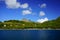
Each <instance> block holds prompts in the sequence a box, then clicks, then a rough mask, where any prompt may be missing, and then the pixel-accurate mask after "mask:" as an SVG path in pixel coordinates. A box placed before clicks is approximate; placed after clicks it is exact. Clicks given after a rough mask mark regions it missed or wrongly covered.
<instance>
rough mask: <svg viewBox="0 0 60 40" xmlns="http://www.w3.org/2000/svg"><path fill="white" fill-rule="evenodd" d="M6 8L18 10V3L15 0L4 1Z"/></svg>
mask: <svg viewBox="0 0 60 40" xmlns="http://www.w3.org/2000/svg"><path fill="white" fill-rule="evenodd" d="M5 3H6V6H7V8H19V7H20V3H19V2H17V0H6V1H5Z"/></svg>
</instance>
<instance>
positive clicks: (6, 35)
mask: <svg viewBox="0 0 60 40" xmlns="http://www.w3.org/2000/svg"><path fill="white" fill-rule="evenodd" d="M0 40H60V30H0Z"/></svg>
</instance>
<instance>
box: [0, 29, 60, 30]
mask: <svg viewBox="0 0 60 40" xmlns="http://www.w3.org/2000/svg"><path fill="white" fill-rule="evenodd" d="M0 30H60V29H0Z"/></svg>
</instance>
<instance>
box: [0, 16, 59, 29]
mask: <svg viewBox="0 0 60 40" xmlns="http://www.w3.org/2000/svg"><path fill="white" fill-rule="evenodd" d="M27 28H38V29H43V28H45V29H48V28H51V29H60V17H58V18H57V19H55V20H51V21H47V22H44V23H37V22H32V21H29V22H27V21H19V20H8V21H4V22H0V29H27Z"/></svg>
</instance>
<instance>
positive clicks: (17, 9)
mask: <svg viewBox="0 0 60 40" xmlns="http://www.w3.org/2000/svg"><path fill="white" fill-rule="evenodd" d="M59 16H60V0H0V21H5V20H22V19H23V18H26V19H29V20H32V21H34V22H40V23H43V22H45V21H49V20H53V19H56V18H57V17H59Z"/></svg>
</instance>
